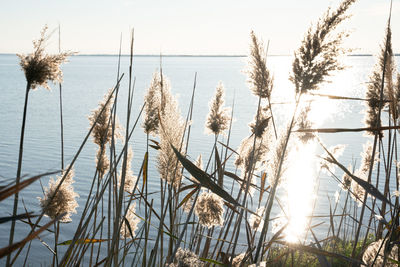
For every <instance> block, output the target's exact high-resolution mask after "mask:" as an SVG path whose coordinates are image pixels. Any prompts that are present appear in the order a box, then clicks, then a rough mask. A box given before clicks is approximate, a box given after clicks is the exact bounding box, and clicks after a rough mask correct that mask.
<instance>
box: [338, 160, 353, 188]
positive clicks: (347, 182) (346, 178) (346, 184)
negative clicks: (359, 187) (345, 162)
mask: <svg viewBox="0 0 400 267" xmlns="http://www.w3.org/2000/svg"><path fill="white" fill-rule="evenodd" d="M352 168H353V167H352V166H351V165H349V166H348V167H347V169H348V170H351V169H352ZM352 180H353V179H352V178H351V177H350V175H348V174H347V173H346V172H345V173H344V174H343V176H342V183H341V184H340V187H341V188H342V189H343V190H344V191H347V190H349V189H350V188H351V181H352Z"/></svg>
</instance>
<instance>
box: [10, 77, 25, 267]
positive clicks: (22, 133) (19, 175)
mask: <svg viewBox="0 0 400 267" xmlns="http://www.w3.org/2000/svg"><path fill="white" fill-rule="evenodd" d="M30 88H31V84H30V83H29V82H27V83H26V91H25V104H24V115H23V117H22V127H21V137H20V141H19V155H18V169H17V177H16V179H15V183H16V185H17V186H18V185H19V181H20V180H21V169H22V155H23V151H24V135H25V122H26V112H27V108H28V97H29V90H30ZM17 210H18V192H17V193H15V195H14V207H13V216H15V215H17ZM14 231H15V220H12V222H11V229H10V238H9V242H8V244H9V245H10V246H11V245H12V243H13V241H14ZM10 260H11V253H10V254H8V255H7V262H6V266H10Z"/></svg>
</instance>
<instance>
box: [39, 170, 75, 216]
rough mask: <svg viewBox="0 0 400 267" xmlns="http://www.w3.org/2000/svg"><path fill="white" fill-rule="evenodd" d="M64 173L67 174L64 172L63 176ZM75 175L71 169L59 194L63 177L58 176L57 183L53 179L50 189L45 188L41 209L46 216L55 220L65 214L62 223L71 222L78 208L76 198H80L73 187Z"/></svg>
mask: <svg viewBox="0 0 400 267" xmlns="http://www.w3.org/2000/svg"><path fill="white" fill-rule="evenodd" d="M67 169H68V168H67ZM64 173H65V172H63V176H64ZM74 175H75V173H74V170H73V169H71V170H70V171H69V172H68V175H67V176H66V177H65V179H64V181H63V183H62V184H61V185H60V187H59V188H58V190H57V192H56V189H57V187H58V186H59V184H60V182H61V180H62V178H63V176H57V180H55V181H54V179H53V178H50V182H49V187H45V189H44V197H43V198H40V197H39V202H40V207H41V208H42V210H43V212H44V214H45V215H46V216H49V217H50V218H51V219H54V218H56V217H57V216H60V215H62V214H64V215H63V216H62V217H61V219H60V222H63V223H67V222H70V221H71V213H76V208H77V207H78V203H77V201H76V198H77V197H79V195H78V194H77V193H75V192H74V188H73V187H72V184H73V183H74V180H73V177H74Z"/></svg>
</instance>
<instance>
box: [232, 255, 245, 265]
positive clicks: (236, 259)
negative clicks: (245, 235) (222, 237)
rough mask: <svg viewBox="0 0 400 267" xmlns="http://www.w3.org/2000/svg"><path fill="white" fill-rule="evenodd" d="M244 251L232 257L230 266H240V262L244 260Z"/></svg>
mask: <svg viewBox="0 0 400 267" xmlns="http://www.w3.org/2000/svg"><path fill="white" fill-rule="evenodd" d="M245 255H246V254H245V253H241V254H239V255H237V256H236V257H234V258H233V260H232V267H240V266H242V262H243V260H244V256H245Z"/></svg>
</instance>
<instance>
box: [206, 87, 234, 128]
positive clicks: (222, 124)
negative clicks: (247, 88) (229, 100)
mask: <svg viewBox="0 0 400 267" xmlns="http://www.w3.org/2000/svg"><path fill="white" fill-rule="evenodd" d="M224 91H225V90H224V85H223V84H222V82H219V84H218V86H217V88H216V89H215V95H214V98H213V99H212V101H211V102H210V104H209V107H210V112H209V113H208V115H207V120H206V130H208V133H209V134H215V135H218V134H222V133H223V132H224V131H225V130H226V129H228V126H229V120H230V116H229V109H228V108H225V107H224Z"/></svg>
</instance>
